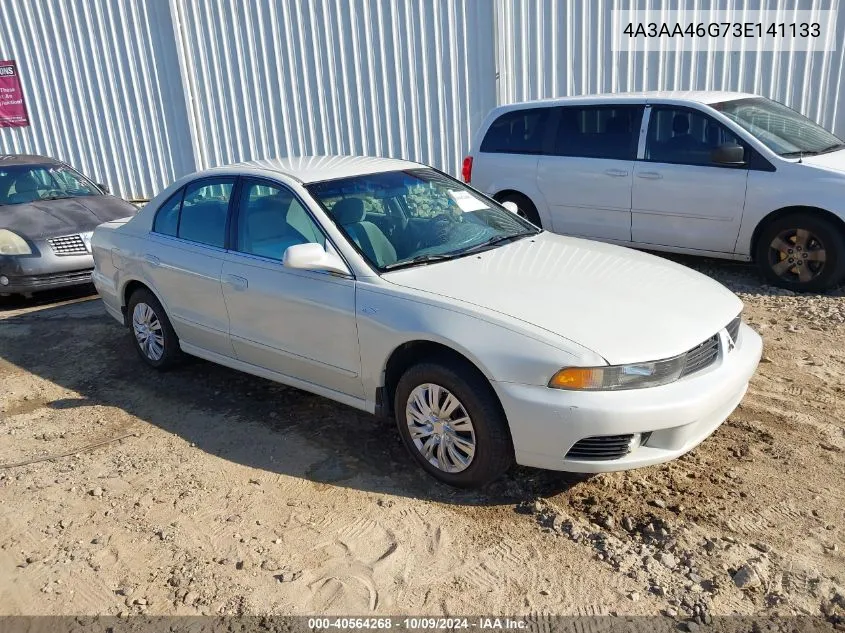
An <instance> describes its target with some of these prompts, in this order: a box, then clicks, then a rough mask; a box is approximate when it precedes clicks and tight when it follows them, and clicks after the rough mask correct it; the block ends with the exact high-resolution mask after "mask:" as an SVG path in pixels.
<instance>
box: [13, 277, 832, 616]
mask: <svg viewBox="0 0 845 633" xmlns="http://www.w3.org/2000/svg"><path fill="white" fill-rule="evenodd" d="M684 263H687V264H690V265H693V266H695V267H697V268H699V269H700V270H702V271H703V272H705V273H707V274H710V275H712V276H714V277H716V278H717V279H719V280H720V281H722V282H723V283H725V284H727V285H728V286H729V287H731V288H732V289H733V290H734V291H736V292H737V293H739V294H740V295H741V297H742V298H743V300H744V301H745V304H746V310H745V318H746V320H747V321H748V322H749V323H750V324H751V325H752V326H753V327H754V328H755V329H757V331H759V332H760V333H761V334H762V335H763V337H764V340H765V352H764V354H765V356H764V359H763V363H762V364H761V365H760V368H759V370H758V372H757V374H756V376H755V377H754V379H753V381H752V383H751V387H750V390H749V392H748V395H747V396H746V398H745V400H744V401H743V402H742V404H741V406H740V407H739V408H738V409H737V410H736V411H735V412H734V413H733V414H732V415H731V416H730V419H729V420H728V421H727V422H726V423H725V424H724V425H723V426H722V427H721V428H720V429H719V430H718V431H717V432H716V433H715V434H714V436H713V437H711V438H710V439H708V440H707V441H706V442H704V444H702V445H701V446H700V447H698V448H697V449H696V450H694V451H693V452H692V453H690V454H689V455H687V456H685V457H683V458H682V459H680V460H677V461H675V462H673V463H670V464H666V465H662V466H657V467H650V468H645V469H642V470H637V471H632V472H627V473H616V474H611V475H601V476H598V477H595V478H593V479H591V480H589V481H586V482H580V483H570V482H568V481H567V480H566V478H565V477H563V476H561V475H560V474H556V473H548V472H542V471H536V470H531V469H524V468H516V469H514V470H513V472H511V473H510V474H509V475H508V476H506V477H505V478H504V479H502V480H501V481H499V482H497V483H496V484H494V485H492V486H491V487H489V488H488V489H486V490H484V491H481V492H462V491H455V490H452V489H449V488H447V487H443V486H440V485H438V484H435V483H434V482H433V481H432V480H431V479H429V478H427V477H426V476H425V475H424V474H423V473H422V471H420V470H419V469H418V468H416V467H415V466H413V465H412V463H411V461H410V460H409V458H408V457H407V456H406V454H405V452H404V449H403V447H402V445H401V444H400V440H399V438H398V435H397V433H396V431H395V429H394V428H393V426H392V425H391V424H388V423H386V422H380V421H377V420H376V419H374V418H373V417H371V416H368V415H365V414H362V413H359V412H357V411H354V410H352V409H349V408H346V407H344V406H341V405H337V404H334V403H332V402H329V401H327V400H325V399H322V398H319V397H317V396H312V395H310V394H307V393H304V392H302V391H297V390H295V389H290V388H287V387H283V386H280V385H276V384H274V383H271V382H267V381H264V380H261V379H258V378H253V377H250V376H246V375H243V374H239V373H237V372H234V371H231V370H228V369H224V368H221V367H217V366H214V365H212V364H209V363H205V362H202V361H195V362H191V363H189V364H187V365H186V366H184V367H181V368H179V369H178V370H176V371H173V372H171V373H168V374H158V373H156V372H153V371H151V370H148V369H146V368H145V367H144V366H143V365H142V364H141V362H140V361H139V360H138V359H137V358H136V356H135V352H134V351H133V349H132V347H131V344H130V340H129V338H128V333H127V331H126V330H124V329H123V328H121V327H120V326H119V325H118V324H117V323H116V322H114V321H112V320H111V319H110V318H109V317H107V316H106V315H105V313H104V311H103V309H102V306H101V304H100V302H99V301H98V300H97V299H96V297H88V296H80V295H79V294H78V293H77V294H76V295H74V294H71V295H67V294H65V295H61V296H58V297H56V296H51V297H48V298H47V299H42V300H40V301H36V302H23V301H19V302H14V301H10V300H8V299H7V300H4V301H5V303H3V305H2V306H0V384H2V391H0V615H15V614H121V613H123V614H140V613H146V614H226V615H228V614H315V613H319V614H322V613H340V614H352V613H354V614H407V613H413V614H485V613H486V614H489V613H507V614H522V615H525V616H528V617H534V616H543V615H545V614H581V615H595V614H624V615H636V614H664V615H667V616H668V617H672V618H677V619H678V620H687V621H689V620H690V619H691V618H695V619H696V621H698V622H703V623H707V622H709V621H710V618H711V617H715V616H719V615H724V614H734V613H739V614H809V615H813V616H818V617H820V618H822V619H827V620H828V621H829V622H830V623H837V622H843V620H842V616H843V613H845V551H843V550H845V527H843V525H845V522H843V519H845V486H843V482H845V397H843V395H844V394H843V391H844V390H845V383H843V376H845V293H843V291H842V290H839V291H837V292H833V293H830V294H828V295H822V296H815V295H814V296H794V295H791V294H790V293H785V292H783V291H778V290H775V289H772V288H768V287H765V286H761V284H760V282H759V280H758V278H757V277H756V275H755V273H754V272H753V269H751V268H749V267H748V266H745V265H736V264H724V263H713V262H707V261H696V260H690V261H684Z"/></svg>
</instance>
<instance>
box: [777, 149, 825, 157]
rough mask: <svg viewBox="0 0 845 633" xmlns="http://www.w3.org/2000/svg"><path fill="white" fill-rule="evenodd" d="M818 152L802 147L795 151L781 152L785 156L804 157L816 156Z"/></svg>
mask: <svg viewBox="0 0 845 633" xmlns="http://www.w3.org/2000/svg"><path fill="white" fill-rule="evenodd" d="M816 154H818V152H817V151H815V150H812V149H802V150H799V151H795V152H784V153H783V154H781V156H783V157H784V158H804V157H805V156H815V155H816Z"/></svg>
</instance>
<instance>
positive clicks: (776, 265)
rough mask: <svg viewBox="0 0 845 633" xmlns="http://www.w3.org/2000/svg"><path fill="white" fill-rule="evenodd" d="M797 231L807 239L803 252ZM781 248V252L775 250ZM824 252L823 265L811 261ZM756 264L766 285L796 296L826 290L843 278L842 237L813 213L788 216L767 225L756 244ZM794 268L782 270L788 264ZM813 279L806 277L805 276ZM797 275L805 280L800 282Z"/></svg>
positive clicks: (844, 245)
mask: <svg viewBox="0 0 845 633" xmlns="http://www.w3.org/2000/svg"><path fill="white" fill-rule="evenodd" d="M799 231H806V232H807V234H808V235H809V236H810V239H809V241H808V243H807V244H805V246H804V247H803V248H802V247H801V244H800V242H799V234H798V232H799ZM776 244H780V245H781V248H780V249H777V248H775V245H776ZM820 249H821V250H823V251H824V256H825V259H824V261H821V262H819V261H813V259H814V258H818V257H820V253H819V252H818V251H819V250H820ZM754 255H755V261H756V263H757V266H758V267H759V269H760V272H761V273H762V274H763V277H765V279H766V281H768V282H769V283H771V284H773V285H777V286H780V287H781V288H787V289H789V290H794V291H797V292H818V291H821V290H827V289H829V288H831V287H833V286H835V285H837V284H838V283H840V282H841V281H842V279H843V277H845V237H843V234H842V230H841V229H840V228H839V227H838V226H837V225H836V224H834V223H833V222H831V221H830V220H828V219H827V218H824V217H822V216H820V215H815V214H813V213H800V212H799V213H790V214H789V215H784V216H781V217H779V218H776V219H775V220H773V221H771V222H769V223H768V224H767V225H766V226H765V227H764V228H763V230H762V231H761V232H760V237H759V239H758V240H757V247H756V252H755V254H754ZM793 259H795V262H794V266H792V267H791V268H788V269H785V270H784V267H785V266H787V265H788V264H789V263H793V261H792V260H793ZM807 271H809V274H811V275H812V276H811V277H809V276H808V272H807ZM799 275H803V276H805V277H806V278H805V279H801V278H800V277H799Z"/></svg>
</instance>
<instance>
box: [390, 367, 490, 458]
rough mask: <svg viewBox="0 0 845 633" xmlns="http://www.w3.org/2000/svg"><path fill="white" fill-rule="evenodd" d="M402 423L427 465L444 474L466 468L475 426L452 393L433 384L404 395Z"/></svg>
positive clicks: (471, 451)
mask: <svg viewBox="0 0 845 633" xmlns="http://www.w3.org/2000/svg"><path fill="white" fill-rule="evenodd" d="M405 420H406V423H407V425H408V431H409V432H410V434H411V440H412V441H413V442H414V446H416V447H417V450H418V451H419V452H420V454H421V455H422V456H423V457H424V458H425V460H426V461H427V462H428V463H429V464H431V465H432V466H434V467H435V468H437V469H438V470H441V471H443V472H446V473H459V472H461V471H463V470H466V469H467V468H469V465H470V464H471V463H472V460H473V458H474V457H475V449H476V444H475V427H474V426H473V425H472V420H471V419H470V417H469V414H468V413H467V410H466V408H465V407H464V405H463V404H462V403H461V401H460V400H458V398H457V397H456V396H455V394H453V393H452V392H451V391H449V390H448V389H446V388H445V387H442V386H440V385H435V384H433V383H424V384H422V385H418V386H417V387H416V388H414V390H413V391H411V393H410V395H409V396H408V403H407V406H406V408H405Z"/></svg>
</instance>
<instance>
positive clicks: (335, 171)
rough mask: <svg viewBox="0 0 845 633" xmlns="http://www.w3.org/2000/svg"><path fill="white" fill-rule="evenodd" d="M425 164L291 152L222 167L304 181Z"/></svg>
mask: <svg viewBox="0 0 845 633" xmlns="http://www.w3.org/2000/svg"><path fill="white" fill-rule="evenodd" d="M421 167H425V165H421V164H419V163H413V162H411V161H407V160H399V159H395V158H376V157H369V156H291V157H287V158H270V159H265V160H251V161H247V162H243V163H236V164H234V165H227V166H226V167H219V168H216V169H213V170H211V171H219V170H244V169H248V170H256V171H265V172H275V173H281V174H284V175H286V176H289V177H291V178H293V179H295V180H298V181H299V182H301V183H303V184H307V183H312V182H320V181H321V180H335V179H337V178H348V177H350V176H360V175H362V174H373V173H377V172H384V171H399V170H403V169H419V168H421Z"/></svg>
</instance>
